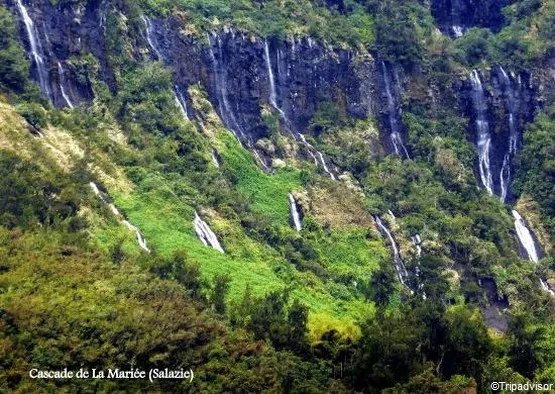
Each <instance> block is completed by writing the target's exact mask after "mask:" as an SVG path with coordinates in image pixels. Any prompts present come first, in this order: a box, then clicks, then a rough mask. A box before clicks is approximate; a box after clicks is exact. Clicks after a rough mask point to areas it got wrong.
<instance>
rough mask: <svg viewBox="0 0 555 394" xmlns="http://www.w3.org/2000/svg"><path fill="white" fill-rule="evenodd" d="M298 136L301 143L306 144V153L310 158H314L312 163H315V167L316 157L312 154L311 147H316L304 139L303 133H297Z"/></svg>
mask: <svg viewBox="0 0 555 394" xmlns="http://www.w3.org/2000/svg"><path fill="white" fill-rule="evenodd" d="M298 137H299V139H300V140H301V142H302V143H303V145H304V146H306V148H307V149H306V150H307V152H308V154H309V155H310V157H311V158H312V160H314V164H316V167H318V159H317V158H316V155H315V154H314V152H312V150H313V149H314V150H316V149H315V148H314V147H313V146H312V145H311V144H310V143H309V142H308V141H307V140H306V137H305V136H304V134H301V133H298Z"/></svg>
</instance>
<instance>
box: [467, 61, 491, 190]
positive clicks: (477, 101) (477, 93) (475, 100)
mask: <svg viewBox="0 0 555 394" xmlns="http://www.w3.org/2000/svg"><path fill="white" fill-rule="evenodd" d="M470 81H471V83H472V105H473V107H474V111H475V116H476V129H477V132H478V143H477V147H478V157H479V163H478V167H479V171H480V179H481V181H482V184H483V185H484V187H485V188H486V190H487V191H488V193H489V194H491V195H493V194H494V184H493V176H492V173H491V165H490V151H491V134H490V128H489V122H488V114H487V102H486V97H485V94H484V88H483V86H482V81H481V80H480V75H479V74H478V71H476V70H473V71H472V73H471V74H470Z"/></svg>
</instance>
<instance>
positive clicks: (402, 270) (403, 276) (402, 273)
mask: <svg viewBox="0 0 555 394" xmlns="http://www.w3.org/2000/svg"><path fill="white" fill-rule="evenodd" d="M374 220H375V221H376V224H377V225H378V229H379V230H380V233H382V234H383V235H384V236H386V237H387V239H388V240H389V244H390V246H391V249H392V251H393V264H394V265H395V270H396V271H397V277H398V278H399V282H401V284H402V285H403V286H405V287H406V288H407V289H408V290H409V291H410V293H411V294H413V291H412V290H411V289H410V287H409V286H408V285H407V280H408V276H409V274H408V272H407V268H406V267H405V263H404V262H403V260H402V259H401V255H400V254H399V248H398V247H397V242H395V238H393V235H391V232H390V231H389V229H388V228H387V226H386V225H385V224H384V223H383V222H382V220H381V219H380V218H379V217H378V216H376V217H375V218H374Z"/></svg>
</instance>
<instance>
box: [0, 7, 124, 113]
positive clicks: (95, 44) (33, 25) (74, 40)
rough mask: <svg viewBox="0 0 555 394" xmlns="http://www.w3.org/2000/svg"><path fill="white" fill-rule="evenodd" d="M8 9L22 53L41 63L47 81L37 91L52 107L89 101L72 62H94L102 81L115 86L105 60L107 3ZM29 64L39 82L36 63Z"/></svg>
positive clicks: (86, 85)
mask: <svg viewBox="0 0 555 394" xmlns="http://www.w3.org/2000/svg"><path fill="white" fill-rule="evenodd" d="M6 5H7V6H8V7H10V8H11V9H12V11H13V12H14V14H15V15H16V16H17V18H18V20H19V22H20V23H19V35H20V38H21V41H22V42H23V44H24V47H25V49H26V51H27V52H28V54H29V55H30V57H31V58H33V59H36V58H37V57H38V58H40V61H41V62H42V63H43V64H42V68H44V71H43V79H44V80H45V81H44V86H41V88H42V89H43V92H45V93H46V91H47V94H46V95H47V96H49V98H50V99H51V101H52V102H53V104H54V105H56V106H58V107H62V106H64V105H68V103H71V105H75V104H78V103H81V102H85V101H90V100H91V99H92V89H91V86H90V84H89V82H88V81H86V80H84V79H83V78H81V77H80V75H79V67H80V65H79V64H77V63H76V62H75V61H74V59H72V57H73V56H77V55H82V54H83V53H91V54H92V55H93V56H94V57H95V58H96V59H98V62H99V64H100V66H101V68H102V73H103V75H104V77H105V79H106V81H108V82H109V84H110V85H111V86H114V84H113V77H112V75H111V72H110V69H109V67H108V63H107V59H106V43H105V34H104V32H105V23H106V18H105V12H106V7H107V4H106V3H105V2H101V1H89V2H88V3H87V4H86V5H82V4H79V5H73V4H68V3H60V4H57V5H53V4H52V3H51V2H50V1H48V0H38V1H33V2H30V3H29V4H27V3H26V2H25V1H23V0H16V1H14V0H7V1H6ZM31 63H32V70H31V74H32V77H33V79H35V80H37V81H39V80H40V77H39V73H40V72H41V71H40V70H39V66H38V65H37V61H32V62H31ZM41 85H42V84H41ZM64 96H65V97H64Z"/></svg>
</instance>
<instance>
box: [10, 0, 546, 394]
mask: <svg viewBox="0 0 555 394" xmlns="http://www.w3.org/2000/svg"><path fill="white" fill-rule="evenodd" d="M58 3H60V4H61V5H63V6H68V4H70V3H71V2H69V1H63V2H62V1H59V2H58ZM81 3H83V2H81ZM118 3H119V7H120V8H121V9H122V10H124V11H126V15H127V16H125V17H124V16H123V15H118V13H117V12H110V13H108V16H107V18H108V21H107V27H106V33H105V34H106V38H107V43H106V46H107V48H106V51H107V54H106V57H107V63H108V65H109V67H111V69H112V72H113V74H114V86H111V87H110V88H108V86H107V85H106V84H105V83H104V82H101V81H100V78H99V75H98V72H99V71H98V68H99V66H98V63H97V60H96V59H95V58H94V57H93V56H92V55H90V54H87V55H83V56H82V57H76V58H72V59H71V64H72V67H75V70H77V71H75V72H76V74H77V75H78V78H80V79H81V80H82V81H87V83H89V82H90V84H91V86H92V88H93V90H94V96H95V98H94V101H93V102H92V103H91V105H82V106H80V107H78V108H75V109H71V110H70V109H67V108H66V109H55V108H52V106H51V105H49V104H48V103H47V102H46V101H45V99H44V98H42V97H40V94H39V90H38V88H37V86H36V85H35V84H34V83H33V82H32V81H31V79H30V78H29V73H30V70H31V67H30V62H29V61H28V60H27V58H26V57H25V51H24V49H23V47H22V46H21V44H20V43H19V41H18V40H17V28H16V24H15V21H14V18H13V17H12V15H11V13H10V12H9V11H8V9H7V8H6V7H0V94H2V96H1V97H0V126H1V130H0V190H1V192H0V391H6V392H45V393H46V392H54V391H56V390H62V391H63V390H65V391H83V392H86V391H95V392H118V391H122V392H123V391H127V392H130V391H141V390H145V384H147V383H146V382H143V381H134V380H131V381H125V380H121V381H117V380H86V381H75V380H72V381H53V380H34V381H30V380H29V379H27V371H28V370H29V369H30V368H33V367H40V368H43V369H51V370H56V369H63V368H68V369H73V370H77V369H79V368H81V367H84V368H87V369H92V368H97V369H107V368H120V369H128V368H139V369H143V370H145V369H150V368H166V367H171V368H174V369H179V368H187V369H188V368H192V369H193V370H194V373H195V379H194V381H193V383H192V384H189V383H187V382H185V381H183V382H181V381H175V380H168V381H156V382H155V383H154V384H152V385H149V386H147V387H148V390H150V391H159V392H174V391H179V392H181V391H184V392H299V393H300V392H314V393H317V392H354V391H356V392H381V391H385V392H391V393H430V392H437V393H459V392H473V390H474V389H475V390H476V391H478V392H487V390H488V385H489V383H490V382H491V381H506V382H513V383H517V382H524V381H528V380H533V381H538V382H545V383H552V382H553V381H555V369H554V367H553V366H554V365H555V329H554V327H555V325H554V324H553V319H554V315H555V312H554V311H555V306H554V301H553V299H552V298H550V297H549V296H548V295H546V294H545V292H542V291H541V289H540V288H539V285H538V283H539V278H540V275H541V276H542V277H546V276H547V275H546V274H550V273H551V274H552V273H553V272H555V260H554V259H553V257H552V256H551V255H550V253H551V252H550V250H548V248H546V252H547V253H546V256H544V257H545V258H544V259H543V260H542V261H541V262H540V264H538V265H537V266H533V265H532V264H531V263H530V262H529V261H526V260H524V259H522V258H520V257H519V255H518V245H517V243H516V241H515V236H514V230H513V219H512V217H511V215H510V210H509V209H508V207H507V206H506V205H504V204H502V203H501V202H499V200H498V199H497V198H495V197H492V196H489V195H487V193H486V192H485V191H484V190H480V188H479V187H478V184H477V182H476V178H475V168H474V167H475V163H476V150H475V148H474V146H473V144H472V143H471V138H469V135H468V119H467V118H464V117H462V116H461V115H460V114H459V112H458V108H457V105H456V103H454V102H453V101H448V100H447V99H445V97H446V96H447V95H448V94H449V93H451V89H454V88H453V87H452V86H457V81H458V80H459V77H460V75H459V73H463V72H464V73H465V74H467V73H468V68H469V67H481V68H486V67H487V66H491V65H492V64H494V63H502V64H506V65H510V66H512V67H513V68H514V69H515V70H518V69H528V70H530V69H533V70H534V71H538V73H539V71H540V70H541V69H542V67H544V66H545V64H546V63H547V62H548V61H549V60H550V59H552V56H553V45H555V44H554V43H555V39H554V38H555V33H554V30H553V29H555V23H553V22H554V20H555V8H553V4H554V3H553V2H549V1H546V2H540V1H535V0H524V1H514V2H512V3H511V4H510V5H509V6H507V7H506V8H505V9H504V10H503V12H504V16H503V17H499V18H497V19H495V21H491V20H481V19H480V18H482V19H483V18H485V16H484V15H473V18H474V19H475V20H476V23H475V27H474V28H471V29H470V30H469V31H467V32H466V34H465V35H464V36H463V37H460V38H457V39H454V40H452V39H449V38H448V37H446V36H443V35H441V34H440V33H438V32H437V31H436V29H435V25H434V19H433V17H432V11H433V8H434V7H435V6H437V4H436V3H435V2H434V4H435V5H434V7H432V10H430V9H429V8H428V6H427V5H426V4H424V2H421V1H417V0H401V1H393V0H387V1H377V0H367V1H355V0H345V1H342V0H339V1H324V0H322V1H307V0H300V1H289V0H286V1H278V0H268V1H250V0H232V1H222V0H209V1H201V0H171V1H170V0H143V1H141V2H132V1H123V0H122V1H120V2H118ZM487 4H488V9H490V10H492V9H493V8H495V5H494V4H493V3H492V2H487ZM493 11H495V12H497V11H496V10H493ZM493 11H492V12H493ZM143 12H146V13H148V14H151V15H153V16H157V17H158V16H167V15H170V14H174V15H180V17H182V18H183V20H185V21H186V26H187V27H188V28H191V30H193V31H194V33H195V34H197V35H198V36H202V34H201V32H202V31H203V30H205V31H208V30H211V29H214V28H220V27H222V26H225V25H229V26H233V27H234V28H237V29H240V30H243V31H247V32H251V33H253V34H254V35H257V36H262V37H269V38H272V39H274V40H276V41H277V40H283V39H286V38H287V37H290V36H307V35H308V36H311V37H314V38H315V39H318V40H320V41H324V42H326V43H327V44H330V45H334V46H341V47H348V48H350V49H356V50H357V51H360V52H362V53H366V52H370V53H371V54H373V55H377V56H378V57H379V58H384V59H387V60H388V61H390V62H391V63H392V64H400V65H401V66H402V68H403V70H404V71H405V72H406V73H407V75H408V79H409V80H411V83H410V86H409V89H408V91H407V93H406V95H405V96H404V97H402V98H401V99H402V101H403V102H402V106H403V109H404V114H403V123H404V125H405V127H406V130H407V133H408V145H409V146H410V150H411V156H412V160H402V159H401V158H399V157H397V156H394V155H390V156H385V155H384V151H383V147H382V146H381V142H380V134H379V130H378V128H379V124H378V122H377V121H376V119H371V118H369V119H353V118H351V117H349V116H348V115H346V111H345V108H343V106H342V104H343V103H340V102H338V103H335V102H322V103H319V107H318V108H317V109H316V114H315V116H314V117H313V119H311V121H310V124H309V127H308V129H307V131H306V134H307V138H308V139H309V141H310V143H312V144H314V145H315V146H316V147H317V148H318V149H320V150H322V151H323V152H325V153H326V154H327V155H328V156H329V157H331V158H332V159H333V162H334V163H335V164H337V166H338V167H340V168H342V169H344V170H346V172H348V173H349V175H346V174H343V175H342V179H341V181H331V180H329V178H327V177H324V176H322V175H324V174H322V171H321V170H316V167H315V166H313V165H312V164H311V163H309V162H308V161H307V162H303V161H297V160H289V159H290V157H288V156H287V154H288V152H289V151H291V150H292V149H294V148H292V146H294V145H295V143H296V142H295V141H294V140H293V139H292V138H289V139H287V138H288V137H284V136H283V135H281V134H280V126H282V125H281V123H280V120H279V119H277V118H276V117H275V114H270V113H269V112H268V113H264V116H265V119H264V120H265V121H266V122H267V123H268V124H270V125H271V129H272V135H271V138H272V139H273V141H275V143H276V146H278V150H277V153H276V156H279V159H280V160H281V161H282V163H283V164H282V165H280V166H276V168H275V169H274V171H273V172H272V173H268V172H265V171H262V170H261V169H260V168H259V166H258V165H257V162H256V160H255V158H254V157H253V155H252V154H251V152H249V150H247V149H245V148H244V146H242V145H241V144H239V143H238V142H237V140H236V139H235V138H234V137H233V136H232V134H231V133H230V132H229V131H227V130H225V128H224V127H223V126H222V123H221V121H220V119H218V117H217V115H216V112H215V110H214V106H213V103H211V102H210V101H209V99H208V94H207V92H205V91H204V90H203V87H202V86H200V85H194V86H192V87H190V88H189V91H188V94H189V96H190V97H191V105H192V111H194V114H195V117H194V119H193V120H192V121H189V120H185V119H184V118H183V116H182V114H181V112H180V110H179V108H178V107H177V106H176V104H175V97H174V92H173V89H174V82H173V75H172V71H171V70H169V69H168V68H166V67H165V66H164V64H163V62H154V61H151V60H150V59H147V56H143V55H144V54H143V53H141V51H140V50H136V51H134V50H131V49H130V48H132V47H133V45H135V43H134V42H133V41H132V36H133V34H135V33H137V32H136V31H134V30H133V28H134V27H133V23H135V25H137V26H138V24H139V23H141V22H140V19H139V16H140V14H141V13H143ZM127 17H129V20H127ZM490 23H492V24H493V25H495V26H496V28H493V29H492V28H489V27H491V25H490ZM135 28H136V26H135ZM137 34H138V33H137ZM411 78H413V79H411ZM414 81H416V82H414ZM426 84H429V85H431V86H436V87H437V86H439V87H440V88H439V89H438V90H441V92H440V93H439V94H438V95H437V97H439V98H440V101H441V100H444V99H445V101H444V102H440V103H439V105H438V103H437V102H433V100H431V99H430V98H429V94H428V92H427V91H424V88H423V87H422V86H425V85H426ZM444 87H445V89H443V88H444ZM444 90H445V91H444ZM544 100H545V102H546V105H545V107H544V108H543V109H537V113H536V114H535V115H536V116H535V120H534V122H532V123H531V124H530V125H528V127H527V129H526V132H525V134H524V147H523V149H522V151H521V152H520V153H519V155H518V157H517V159H516V166H515V171H516V180H515V182H514V192H515V193H516V197H517V198H523V197H526V198H529V199H531V200H532V201H533V203H531V204H530V205H531V206H533V207H535V206H538V207H539V209H538V211H539V212H540V213H541V216H539V215H538V216H539V217H538V216H535V217H534V216H533V215H532V218H533V219H534V222H535V223H534V224H535V229H540V230H541V229H543V228H546V229H547V231H546V234H543V233H542V234H540V235H541V236H542V239H544V240H547V243H550V242H552V240H553V239H555V188H554V187H555V186H554V185H555V179H554V174H555V151H554V149H555V140H554V136H555V119H554V113H555V110H554V107H553V97H551V96H548V95H547V96H546V97H544ZM42 133H44V134H45V137H44V138H37V136H38V135H41V136H42ZM283 134H285V133H283ZM215 148H217V155H218V157H217V158H216V160H217V162H218V165H217V166H216V164H215V163H213V162H212V158H211V154H213V153H214V152H213V150H214V149H215ZM318 171H320V172H318ZM91 181H94V182H96V184H98V185H99V188H100V189H101V191H102V194H101V196H102V198H99V197H98V196H96V195H95V193H93V191H91V190H90V188H89V182H91ZM340 182H343V183H340ZM346 185H348V187H346ZM291 192H292V193H295V198H296V199H297V200H298V201H300V202H301V203H302V204H301V205H302V209H303V210H304V209H305V207H310V208H313V209H312V210H309V209H306V212H303V216H304V217H303V221H304V228H303V230H302V231H300V232H297V231H294V230H293V229H291V226H290V223H289V221H290V219H289V206H288V200H287V196H288V194H289V193H291ZM306 201H308V202H306ZM109 203H114V204H115V206H117V207H118V209H119V210H121V212H123V213H121V214H117V215H115V214H114V211H113V209H111V208H110V206H109V205H108V204H109ZM303 204H304V205H303ZM388 210H392V211H393V212H395V214H396V215H397V218H392V217H389V215H387V212H388ZM338 211H340V212H341V213H343V214H344V216H345V217H346V218H347V219H345V218H339V219H338V218H337V212H338ZM531 211H532V212H535V211H534V210H533V209H531ZM118 212H119V211H118ZM195 213H200V214H201V215H202V217H203V218H204V219H205V220H206V221H208V222H209V223H210V226H211V227H212V228H213V229H214V230H215V231H216V232H217V234H218V237H219V239H220V241H221V243H222V246H223V248H224V249H225V251H226V253H225V254H223V253H219V252H218V251H216V250H213V249H211V248H207V247H205V246H203V245H202V244H201V242H199V240H198V239H197V236H196V234H195V230H194V228H193V225H192V220H193V218H194V217H195ZM536 214H538V213H537V212H536ZM373 216H374V217H375V216H381V217H382V218H384V221H385V222H386V224H387V225H388V226H389V228H390V229H391V230H392V232H393V233H394V235H395V238H396V240H397V243H398V244H399V245H398V246H399V249H400V250H401V253H402V255H403V257H404V259H405V263H406V265H407V268H408V269H409V270H410V272H411V273H416V274H415V275H412V276H411V279H410V283H408V285H409V286H410V288H411V289H414V291H413V292H410V291H409V290H408V289H407V288H405V287H403V286H401V284H400V283H399V281H398V278H397V272H396V271H395V268H394V266H393V264H392V263H391V260H392V258H391V257H392V256H391V253H390V250H389V249H390V248H388V246H390V245H388V244H387V242H388V241H384V240H383V237H380V235H379V233H378V232H377V231H376V228H375V224H374V221H373V219H372V217H373ZM385 217H388V218H387V219H385ZM123 219H125V220H129V222H131V223H133V224H134V225H136V226H137V227H138V228H140V230H141V232H142V233H143V234H144V235H145V237H146V239H147V241H148V245H149V248H150V250H151V252H150V253H148V254H147V253H144V251H143V250H141V249H140V248H139V247H138V246H137V242H136V239H135V234H134V233H133V232H131V231H129V228H128V227H126V226H124V225H122V222H123ZM416 234H418V235H420V236H421V237H422V239H425V240H426V242H425V244H423V248H424V249H425V253H424V254H423V255H422V256H418V255H417V254H416V252H415V250H414V247H413V245H412V244H411V243H410V239H411V237H412V236H414V235H416ZM547 243H546V244H547ZM491 283H493V291H492V290H491V288H492V287H491V286H490V287H489V288H488V284H491ZM501 309H506V310H504V311H502V312H503V313H501ZM492 314H493V315H494V318H493V319H492V318H491V315H492ZM498 315H501V317H499V316H498ZM484 316H485V317H486V318H484ZM488 317H489V319H488ZM492 320H493V322H492ZM496 325H501V326H502V329H501V330H496V331H495V332H494V331H493V330H491V328H496V329H497V328H498V327H497V326H496Z"/></svg>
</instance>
